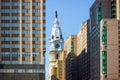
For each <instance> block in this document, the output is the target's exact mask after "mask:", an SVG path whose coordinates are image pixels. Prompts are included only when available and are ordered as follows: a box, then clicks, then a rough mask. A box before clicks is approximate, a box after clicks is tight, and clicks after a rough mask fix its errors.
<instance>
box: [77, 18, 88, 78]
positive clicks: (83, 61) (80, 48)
mask: <svg viewBox="0 0 120 80" xmlns="http://www.w3.org/2000/svg"><path fill="white" fill-rule="evenodd" d="M88 30H89V20H88V21H86V22H84V23H83V25H82V26H81V29H80V31H79V33H78V34H77V59H76V66H77V75H78V78H77V80H89V79H90V53H89V43H88V41H89V32H88Z"/></svg>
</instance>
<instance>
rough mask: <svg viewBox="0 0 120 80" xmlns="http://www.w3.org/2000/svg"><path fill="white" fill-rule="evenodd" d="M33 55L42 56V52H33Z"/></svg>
mask: <svg viewBox="0 0 120 80" xmlns="http://www.w3.org/2000/svg"><path fill="white" fill-rule="evenodd" d="M32 55H33V56H40V52H33V53H32Z"/></svg>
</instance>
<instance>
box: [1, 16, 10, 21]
mask: <svg viewBox="0 0 120 80" xmlns="http://www.w3.org/2000/svg"><path fill="white" fill-rule="evenodd" d="M2 20H10V16H2Z"/></svg>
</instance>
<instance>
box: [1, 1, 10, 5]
mask: <svg viewBox="0 0 120 80" xmlns="http://www.w3.org/2000/svg"><path fill="white" fill-rule="evenodd" d="M2 6H10V2H2Z"/></svg>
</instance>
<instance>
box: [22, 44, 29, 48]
mask: <svg viewBox="0 0 120 80" xmlns="http://www.w3.org/2000/svg"><path fill="white" fill-rule="evenodd" d="M22 47H23V48H30V44H22Z"/></svg>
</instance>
